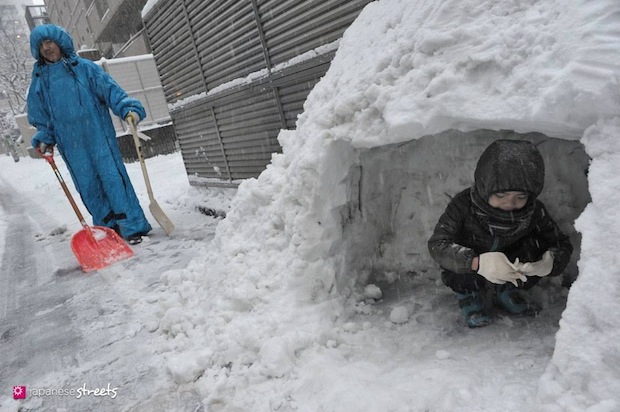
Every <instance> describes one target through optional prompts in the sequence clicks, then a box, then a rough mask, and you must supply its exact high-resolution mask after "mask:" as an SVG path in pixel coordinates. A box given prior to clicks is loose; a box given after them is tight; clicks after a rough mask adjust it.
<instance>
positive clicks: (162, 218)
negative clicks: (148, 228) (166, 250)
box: [149, 199, 174, 236]
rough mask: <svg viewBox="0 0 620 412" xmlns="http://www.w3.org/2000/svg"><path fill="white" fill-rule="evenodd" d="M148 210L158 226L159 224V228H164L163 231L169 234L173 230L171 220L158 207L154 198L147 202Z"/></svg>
mask: <svg viewBox="0 0 620 412" xmlns="http://www.w3.org/2000/svg"><path fill="white" fill-rule="evenodd" d="M149 210H150V211H151V214H152V215H153V217H154V218H155V220H156V221H157V223H158V224H159V226H161V228H162V229H164V232H166V234H167V235H168V236H170V234H171V233H172V231H173V230H174V223H172V221H171V220H170V219H168V216H166V214H165V213H164V211H163V210H162V209H161V207H159V204H158V203H157V201H156V200H155V199H152V200H151V203H150V204H149Z"/></svg>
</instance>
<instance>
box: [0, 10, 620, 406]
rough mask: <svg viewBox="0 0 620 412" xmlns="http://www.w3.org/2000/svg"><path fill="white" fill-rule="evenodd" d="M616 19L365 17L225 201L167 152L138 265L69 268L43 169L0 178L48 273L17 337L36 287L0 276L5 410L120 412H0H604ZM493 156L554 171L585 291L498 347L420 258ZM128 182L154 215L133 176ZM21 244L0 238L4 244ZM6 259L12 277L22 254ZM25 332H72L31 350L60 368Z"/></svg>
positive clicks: (616, 274) (616, 370)
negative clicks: (53, 393)
mask: <svg viewBox="0 0 620 412" xmlns="http://www.w3.org/2000/svg"><path fill="white" fill-rule="evenodd" d="M149 3H151V4H152V3H153V2H149ZM618 16H620V4H618V3H617V1H615V0H598V1H596V2H592V1H588V0H570V1H566V0H563V1H559V0H543V1H534V0H531V1H514V0H500V1H497V0H486V1H485V0H483V1H480V0H443V1H439V2H438V1H422V0H420V1H411V0H381V1H378V2H373V3H371V4H369V5H368V6H367V7H366V9H365V10H364V11H363V12H362V14H361V15H360V16H359V18H358V19H357V20H356V21H355V22H354V23H353V25H352V26H351V27H350V28H349V29H348V30H347V32H346V33H345V35H344V37H343V39H342V40H341V42H340V45H339V50H338V52H337V54H336V57H335V59H334V61H333V63H332V65H331V67H330V70H329V71H328V73H327V74H326V76H325V77H324V78H323V79H322V81H321V82H320V83H319V84H318V85H317V86H316V87H315V89H314V90H313V91H312V93H311V94H310V96H309V98H308V100H307V102H306V105H305V112H304V114H303V115H302V116H301V117H300V119H299V122H298V128H297V130H296V131H288V132H282V133H281V135H280V142H281V144H282V146H283V153H282V154H279V155H274V157H273V159H272V163H271V164H270V165H269V166H268V168H267V170H266V171H265V172H263V173H262V174H261V176H260V177H259V178H257V179H251V180H248V181H246V182H244V183H243V184H241V186H240V187H239V189H238V191H237V193H236V194H235V196H234V197H233V198H232V199H231V198H230V195H231V191H230V190H228V191H225V190H218V189H210V190H207V189H204V188H203V189H198V188H191V187H189V186H188V185H187V183H186V182H187V177H186V176H185V174H184V170H183V167H182V162H181V158H180V156H179V155H178V154H176V155H171V156H165V157H159V158H155V159H149V161H148V163H149V170H153V177H152V180H153V182H154V184H155V194H156V197H157V198H158V200H159V202H160V204H161V206H162V207H163V209H164V210H165V211H166V212H167V213H169V214H170V217H171V219H172V220H173V221H174V222H175V224H176V225H177V231H176V232H175V234H173V236H172V237H171V238H169V239H168V238H166V237H165V236H164V235H163V233H162V232H161V230H160V229H158V228H156V230H155V231H154V233H153V236H152V237H151V238H150V240H148V241H145V242H144V243H143V244H141V245H139V246H137V247H136V248H135V250H136V256H135V257H134V258H132V259H130V260H127V261H124V262H120V263H118V264H116V265H114V266H113V267H110V268H108V269H104V270H101V271H99V272H97V273H94V274H91V275H86V276H85V275H82V274H80V273H79V271H77V270H76V265H75V262H74V261H73V260H72V256H71V254H70V252H69V250H68V243H67V239H68V238H69V235H70V233H72V232H74V231H75V230H77V229H79V227H78V225H76V224H75V223H71V222H73V221H74V220H73V218H72V216H71V211H70V209H68V206H67V205H66V200H65V199H64V198H63V195H62V192H61V191H60V189H58V188H57V187H55V186H54V185H57V183H56V182H55V181H54V179H53V175H51V172H50V171H49V170H47V169H46V168H48V166H47V165H45V164H43V163H42V162H37V161H36V160H30V159H24V160H25V161H23V163H22V162H20V163H12V160H11V159H10V158H3V159H2V160H1V163H0V176H1V180H0V183H2V186H0V188H2V189H3V190H4V191H8V190H9V189H7V188H6V187H8V186H11V187H13V189H11V190H14V193H16V194H14V195H13V196H14V197H15V198H19V199H20V202H17V200H16V201H14V203H15V204H17V203H20V204H23V207H22V209H24V210H25V211H26V212H27V215H26V216H27V219H28V220H29V221H30V224H31V228H32V232H33V234H32V239H31V240H32V243H29V242H26V241H23V243H24V245H25V246H24V247H26V246H27V244H30V245H31V246H30V247H31V248H32V249H33V254H34V255H35V257H33V259H34V260H35V263H36V264H35V265H34V267H36V268H38V269H39V272H38V273H39V278H37V279H34V281H31V282H29V283H30V284H34V285H37V287H36V288H34V289H33V292H32V293H31V294H30V295H34V296H35V297H36V300H34V301H33V300H32V299H31V300H30V301H29V302H31V303H32V304H33V306H34V307H35V309H36V310H34V312H33V313H32V316H25V317H24V316H21V317H19V318H18V319H17V320H11V319H9V318H8V317H7V313H10V314H19V313H20V309H22V307H21V306H20V300H19V299H15V298H11V296H12V295H9V294H8V293H7V292H6V291H8V290H10V289H9V288H8V287H7V286H5V285H7V284H9V282H10V281H14V282H17V281H18V280H19V279H20V278H24V279H28V278H27V277H26V276H25V275H26V274H27V273H23V272H20V270H22V271H23V270H24V269H19V265H18V264H16V266H15V267H17V269H16V270H17V272H16V273H15V274H13V273H12V274H6V275H5V273H2V280H3V285H2V290H3V291H5V292H3V293H4V294H3V295H2V297H3V299H5V300H6V301H7V302H8V304H4V308H5V309H4V312H3V313H2V315H3V316H4V318H3V319H2V323H0V326H2V327H3V328H4V329H6V331H4V330H0V336H2V337H3V339H2V340H0V344H1V345H2V349H3V354H4V353H5V352H4V350H5V347H6V348H7V350H9V352H6V353H9V354H10V356H7V357H3V364H2V366H1V369H0V372H2V375H1V378H2V385H3V387H6V388H7V389H4V390H5V391H8V390H10V388H12V385H26V386H29V387H34V388H46V387H53V386H54V385H62V387H63V388H75V387H82V385H83V384H85V385H86V387H87V388H93V387H97V386H100V387H106V385H107V384H108V383H110V384H111V385H112V387H113V388H118V390H117V392H115V393H116V396H115V397H114V399H111V396H106V397H101V398H97V397H94V396H88V397H81V398H80V399H76V398H75V397H73V398H71V397H55V398H33V397H29V398H28V399H27V400H25V401H15V400H13V399H12V396H10V394H6V393H3V394H2V395H3V397H2V398H0V406H1V407H2V408H7V410H17V409H18V408H19V407H20V406H23V407H24V408H25V410H45V409H46V408H48V409H49V410H63V408H64V410H74V409H76V408H77V409H89V408H90V409H91V410H95V407H98V408H101V409H100V410H106V408H107V409H108V410H109V409H110V408H113V409H114V410H162V411H163V410H165V411H173V410H179V411H185V410H205V411H295V410H297V411H416V412H417V411H496V410H502V411H523V410H528V411H529V410H532V411H537V410H540V411H550V412H556V411H558V412H559V411H586V410H587V411H590V412H612V411H617V410H618V409H620V349H619V347H618V345H617V342H618V341H619V339H620V317H618V316H615V315H614V314H616V313H618V311H619V310H620V299H618V297H619V295H620V288H619V284H620V269H618V264H619V262H618V257H617V256H618V253H617V251H618V250H620V240H619V239H620V219H619V217H618V213H620V212H619V211H618V210H619V209H618V207H617V205H618V204H619V203H620V183H619V181H618V179H617V170H618V166H617V165H618V164H620V143H619V142H620V140H618V138H617V136H618V135H620V118H619V117H618V113H620V88H619V87H618V82H619V79H620V32H619V31H618V29H617V27H618ZM482 129H485V131H481V130H482ZM489 130H491V131H494V132H493V133H496V134H495V135H494V134H493V133H491V132H489ZM501 130H515V131H516V132H519V133H530V132H537V133H538V134H528V135H527V136H521V135H519V136H516V135H512V134H510V132H499V131H501ZM540 133H544V134H540ZM499 136H502V137H505V136H512V137H517V138H528V139H532V140H535V141H536V142H537V143H540V146H539V147H541V151H543V149H544V150H546V151H547V152H546V154H545V160H546V162H547V164H548V165H549V166H550V167H549V168H548V172H549V173H548V174H549V175H550V176H553V179H551V180H547V181H546V194H545V195H543V196H547V197H544V201H545V203H547V204H548V205H550V206H551V205H555V206H553V207H554V208H555V210H552V213H553V214H554V217H556V218H557V219H558V220H560V221H562V222H563V223H562V224H563V228H564V229H566V230H567V231H571V235H574V240H575V241H576V242H577V243H579V244H578V245H576V246H577V247H578V250H579V252H580V254H579V261H578V262H573V264H574V269H573V270H575V271H576V270H577V269H578V271H579V276H578V277H577V280H576V281H575V283H573V285H572V287H571V288H570V291H569V290H568V289H567V288H566V287H565V286H563V285H562V283H561V279H552V280H548V279H545V280H544V282H541V286H540V287H538V286H537V287H536V288H535V289H534V290H533V291H532V292H533V295H534V298H535V299H537V300H538V301H539V302H540V303H541V304H542V305H543V307H544V309H545V310H544V311H543V312H542V314H541V315H540V316H539V317H537V318H533V319H523V318H513V317H509V316H505V315H504V314H502V313H499V312H497V313H495V314H494V315H495V316H496V322H495V323H494V324H493V325H491V326H489V327H486V328H483V329H479V330H470V329H467V328H466V327H465V326H464V323H463V322H462V320H461V319H460V315H459V313H458V309H457V307H456V303H455V301H454V297H453V294H452V293H451V292H450V290H449V289H447V288H446V287H445V286H443V285H442V284H441V282H440V281H439V270H438V268H437V267H436V266H435V265H433V264H432V262H430V260H429V257H428V254H427V252H426V251H425V250H424V243H425V241H426V238H427V236H429V235H430V230H432V227H433V225H434V223H435V221H436V218H437V217H438V215H439V214H440V213H441V211H442V210H443V208H444V207H445V205H446V203H447V201H448V197H449V196H450V195H453V194H454V193H456V190H457V189H459V190H460V189H462V188H465V187H467V186H468V185H470V184H471V182H472V178H473V176H472V174H473V173H472V172H473V167H474V166H475V160H476V156H477V155H478V154H479V153H480V152H481V150H482V149H484V146H485V144H486V143H488V141H490V140H492V139H493V138H494V137H499ZM586 154H587V156H586ZM588 156H589V158H588ZM408 159H410V161H408ZM590 160H591V161H590ZM129 169H130V174H131V176H132V180H133V181H134V183H136V187H137V190H138V192H140V196H141V199H142V201H143V205H144V206H145V207H146V205H147V204H148V201H147V199H146V196H145V193H144V188H143V187H142V186H141V185H140V184H139V182H140V181H141V177H140V172H139V168H138V166H137V165H135V164H134V165H130V168H129ZM398 170H402V174H401V173H399V172H398ZM586 175H587V181H585V179H586ZM9 182H10V183H9ZM585 192H587V193H585ZM18 194H19V195H18ZM28 202H30V203H28ZM5 203H6V205H5V208H10V209H11V210H12V211H16V210H19V208H18V207H17V206H16V205H15V204H14V205H11V204H8V203H10V202H8V203H7V202H6V201H5ZM197 204H204V205H205V206H207V207H213V208H218V209H222V210H226V211H227V212H228V213H227V217H226V218H225V219H223V220H219V219H212V218H209V217H207V216H204V215H202V214H200V213H199V212H197V211H196V210H195V207H196V205H197ZM586 204H587V206H586V207H585V210H584V206H585V205H586ZM550 210H551V207H550ZM383 211H384V213H382V212H383ZM13 213H15V212H13ZM41 216H45V217H44V218H42V217H41ZM576 216H578V218H577V220H576V222H575V223H574V225H573V222H572V219H574V218H575V217H576ZM21 220H22V221H23V220H24V219H21ZM62 224H66V225H67V231H66V232H65V233H61V234H59V235H54V236H52V235H51V232H52V231H53V232H54V233H56V232H58V230H55V229H57V228H58V227H61V226H62ZM14 225H17V220H16V219H14V218H11V217H10V215H7V216H6V217H5V216H3V218H2V219H1V220H0V230H2V231H3V233H9V232H10V231H11V230H12V227H14ZM573 226H574V227H575V228H576V230H577V231H575V230H574V229H573ZM24 231H25V230H22V232H24ZM214 232H215V235H213V233H214ZM36 233H42V234H43V235H42V236H36ZM0 237H2V238H3V237H4V236H0ZM571 238H573V236H572V237H571ZM409 244H411V247H409ZM32 245H34V246H32ZM8 246H9V245H8V244H7V242H6V241H5V243H4V250H5V252H4V256H3V257H2V261H3V262H4V261H5V260H7V258H6V256H7V253H8V252H6V251H7V250H11V251H12V252H11V253H16V252H14V251H13V250H14V248H13V249H9V247H8ZM35 251H36V252H39V251H51V252H53V253H50V252H46V253H45V254H43V256H39V255H37V254H36V253H35ZM32 266H33V265H30V267H32ZM576 275H577V273H572V274H570V276H569V278H571V280H572V279H573V278H574V277H575V276H576ZM29 283H28V282H26V283H24V282H21V283H19V285H18V286H19V287H18V288H17V290H18V292H19V296H22V297H24V296H29V295H28V293H27V290H26V289H27V286H29ZM35 292H36V293H35ZM24 310H25V308H24ZM28 319H32V320H33V324H34V325H35V326H37V327H41V328H43V326H44V325H45V323H43V322H42V320H41V319H50V320H51V321H52V322H54V324H55V325H57V331H60V332H62V335H61V336H60V337H59V336H57V335H54V329H53V328H52V330H49V329H50V328H49V327H47V328H43V330H44V332H45V334H44V335H43V336H44V337H46V338H47V337H48V336H49V338H48V339H43V343H45V342H51V343H55V344H54V345H51V346H52V348H55V353H56V354H58V355H59V356H57V357H53V359H54V360H53V361H52V360H48V361H45V360H44V359H45V358H44V357H43V356H41V353H40V351H44V350H45V348H42V345H40V344H36V345H35V344H28V342H29V340H28V339H26V337H28V338H30V334H31V333H34V332H35V331H36V330H38V329H37V328H34V326H33V328H34V329H30V330H29V329H27V328H26V330H27V331H28V330H29V331H30V333H28V334H26V335H28V336H26V337H20V334H19V331H20V328H19V325H22V324H23V323H26V324H27V323H28V322H26V320H28ZM34 321H36V322H34ZM7 331H8V332H7ZM24 352H27V354H28V356H26V355H24ZM13 355H14V356H15V358H17V359H19V361H16V362H12V361H11V359H13ZM4 358H6V359H8V360H4ZM6 380H10V381H9V382H5V381H6ZM8 408H12V409H8ZM54 408H56V409H54ZM3 410H4V409H3Z"/></svg>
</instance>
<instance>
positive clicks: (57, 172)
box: [36, 148, 90, 230]
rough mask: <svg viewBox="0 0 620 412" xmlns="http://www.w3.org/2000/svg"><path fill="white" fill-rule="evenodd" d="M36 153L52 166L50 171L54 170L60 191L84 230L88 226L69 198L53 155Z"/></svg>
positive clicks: (69, 194)
mask: <svg viewBox="0 0 620 412" xmlns="http://www.w3.org/2000/svg"><path fill="white" fill-rule="evenodd" d="M36 151H37V152H38V153H39V155H41V157H42V158H44V159H45V160H46V161H47V163H49V164H50V166H52V170H54V174H55V175H56V178H57V179H58V181H59V182H60V186H62V190H63V191H64V192H65V195H66V196H67V199H69V203H71V207H72V208H73V211H74V212H75V214H76V215H77V217H78V219H80V223H81V224H82V226H83V227H85V228H88V225H87V224H86V221H85V220H84V216H82V212H80V209H79V208H78V205H77V204H76V203H75V200H74V199H73V196H71V192H69V188H68V187H67V184H66V183H65V180H64V179H63V178H62V175H61V174H60V170H58V167H57V166H56V162H55V161H54V155H53V154H49V155H46V154H43V153H41V149H39V148H37V149H36ZM89 230H90V229H89Z"/></svg>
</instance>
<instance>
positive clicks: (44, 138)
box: [27, 73, 56, 147]
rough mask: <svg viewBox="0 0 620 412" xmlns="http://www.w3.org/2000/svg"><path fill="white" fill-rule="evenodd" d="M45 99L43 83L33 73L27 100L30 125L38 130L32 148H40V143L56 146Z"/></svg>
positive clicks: (33, 138)
mask: <svg viewBox="0 0 620 412" xmlns="http://www.w3.org/2000/svg"><path fill="white" fill-rule="evenodd" d="M43 99H44V98H43V93H42V88H41V81H40V80H39V77H38V76H36V75H34V73H33V76H32V82H31V83H30V88H29V90H28V98H27V104H28V123H30V124H31V125H33V126H34V127H36V129H37V132H36V133H35V135H34V136H33V137H32V147H38V146H39V144H40V143H46V144H49V145H53V144H56V135H55V134H54V125H53V124H52V121H51V120H52V119H51V116H50V114H49V112H48V110H47V107H46V105H45V102H44V100H43Z"/></svg>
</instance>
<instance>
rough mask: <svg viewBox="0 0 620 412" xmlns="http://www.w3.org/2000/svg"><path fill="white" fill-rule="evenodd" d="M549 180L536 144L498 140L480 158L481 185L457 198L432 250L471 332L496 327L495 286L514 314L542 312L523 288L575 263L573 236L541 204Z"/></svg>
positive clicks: (431, 244) (477, 178) (476, 177)
mask: <svg viewBox="0 0 620 412" xmlns="http://www.w3.org/2000/svg"><path fill="white" fill-rule="evenodd" d="M544 177H545V165H544V161H543V158H542V155H541V154H540V152H539V151H538V149H537V148H536V147H535V146H534V145H533V144H532V143H530V142H527V141H519V140H497V141H495V142H493V143H491V144H490V145H489V147H487V148H486V149H485V151H484V152H483V153H482V155H481V156H480V159H479V160H478V164H477V165H476V171H475V174H474V181H475V182H474V185H473V187H471V188H468V189H465V190H463V191H462V192H460V193H459V194H457V195H456V196H455V197H454V198H453V199H452V200H451V201H450V203H449V204H448V206H447V208H446V210H445V212H444V213H443V215H442V216H441V217H440V218H439V222H438V223H437V225H436V226H435V231H434V233H433V235H432V236H431V238H430V239H429V241H428V248H429V251H430V253H431V256H432V257H433V259H434V260H435V261H436V262H437V263H439V265H440V266H441V268H442V269H443V272H442V276H441V278H442V280H443V282H444V284H445V285H446V286H448V287H450V288H451V289H452V290H453V291H455V292H456V297H457V300H458V303H459V307H460V308H461V311H462V313H463V316H464V317H465V320H466V322H467V325H468V326H469V327H470V328H475V327H480V326H486V325H488V324H490V323H491V322H492V319H491V317H490V316H489V314H488V312H487V311H486V309H485V306H484V300H483V296H482V291H483V290H485V289H488V288H490V287H493V288H494V289H495V299H494V302H495V303H496V304H497V305H498V306H499V307H501V308H503V309H505V310H506V311H508V312H509V313H510V314H513V315H530V316H531V315H535V314H536V313H537V312H538V308H537V307H536V306H535V305H534V304H533V303H532V302H529V301H528V300H526V299H524V297H523V296H521V295H520V294H519V292H518V290H528V289H530V288H531V287H533V286H534V285H535V284H536V283H537V282H538V281H539V280H540V278H541V277H544V276H558V275H560V274H561V273H562V271H563V270H564V268H565V267H566V265H567V264H568V262H569V259H570V255H571V253H572V251H573V247H572V245H571V244H570V241H569V239H568V236H566V235H564V234H563V233H562V232H561V231H560V229H559V228H558V226H557V224H556V223H555V222H554V221H553V219H552V218H551V216H549V213H548V212H547V210H546V209H545V206H544V205H543V203H542V202H541V201H540V200H537V199H536V197H537V196H538V195H539V194H540V192H541V191H542V188H543V185H544Z"/></svg>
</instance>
